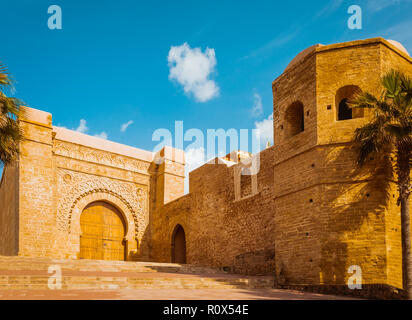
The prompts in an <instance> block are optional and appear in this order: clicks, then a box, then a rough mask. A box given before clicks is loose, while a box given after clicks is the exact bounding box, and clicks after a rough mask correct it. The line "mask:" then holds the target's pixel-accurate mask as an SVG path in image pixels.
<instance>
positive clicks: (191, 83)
mask: <svg viewBox="0 0 412 320" xmlns="http://www.w3.org/2000/svg"><path fill="white" fill-rule="evenodd" d="M167 61H168V64H169V71H170V73H169V79H170V80H173V81H176V82H177V83H179V84H180V85H182V86H183V89H184V91H185V93H187V94H189V93H191V94H193V95H194V97H195V99H196V100H197V101H198V102H206V101H209V100H211V99H213V98H214V97H217V96H218V95H219V87H218V86H217V84H216V83H215V82H214V81H213V80H210V79H209V77H210V75H211V74H212V73H213V72H214V71H215V66H216V55H215V50H214V49H210V48H207V49H206V51H205V52H204V53H203V52H202V51H201V49H200V48H194V49H192V48H190V46H189V45H188V44H187V43H186V42H185V43H184V44H182V45H181V46H172V47H171V48H170V51H169V55H168V57H167Z"/></svg>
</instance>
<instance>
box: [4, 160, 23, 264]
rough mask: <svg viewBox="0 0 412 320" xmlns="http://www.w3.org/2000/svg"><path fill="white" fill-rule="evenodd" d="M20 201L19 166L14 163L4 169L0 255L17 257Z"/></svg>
mask: <svg viewBox="0 0 412 320" xmlns="http://www.w3.org/2000/svg"><path fill="white" fill-rule="evenodd" d="M18 201H19V199H18V166H17V164H16V163H14V164H10V165H8V166H6V167H5V168H4V169H3V176H2V177H1V182H0V255H4V256H13V255H17V252H18V230H19V229H18V227H19V226H18V210H17V208H18Z"/></svg>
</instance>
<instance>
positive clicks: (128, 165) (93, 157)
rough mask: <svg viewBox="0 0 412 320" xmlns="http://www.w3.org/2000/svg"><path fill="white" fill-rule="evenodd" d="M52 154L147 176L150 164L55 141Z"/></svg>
mask: <svg viewBox="0 0 412 320" xmlns="http://www.w3.org/2000/svg"><path fill="white" fill-rule="evenodd" d="M53 152H54V153H55V154H57V155H60V156H64V157H69V158H73V159H77V160H83V161H88V162H93V163H98V164H103V165H107V166H111V167H116V168H121V169H125V170H129V171H134V172H140V173H143V174H147V171H148V169H149V167H150V163H148V162H145V161H142V160H138V159H133V158H129V157H126V156H121V155H117V154H114V153H110V152H107V151H103V150H97V149H92V148H89V147H85V146H81V145H76V144H73V143H68V142H64V141H60V140H55V141H54V144H53Z"/></svg>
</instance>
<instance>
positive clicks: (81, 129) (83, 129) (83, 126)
mask: <svg viewBox="0 0 412 320" xmlns="http://www.w3.org/2000/svg"><path fill="white" fill-rule="evenodd" d="M63 128H64V127H63ZM73 130H74V131H77V132H80V133H86V132H88V131H89V128H88V127H87V121H86V120H84V119H80V124H79V126H78V127H77V128H76V129H73ZM94 136H95V137H97V138H101V139H105V140H107V133H106V132H101V133H99V134H95V135H94Z"/></svg>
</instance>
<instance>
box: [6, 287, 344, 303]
mask: <svg viewBox="0 0 412 320" xmlns="http://www.w3.org/2000/svg"><path fill="white" fill-rule="evenodd" d="M347 299H350V298H345V297H337V296H328V295H321V294H314V293H305V292H298V291H290V290H276V289H256V290H242V289H139V290H136V289H121V290H0V300H347Z"/></svg>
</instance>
